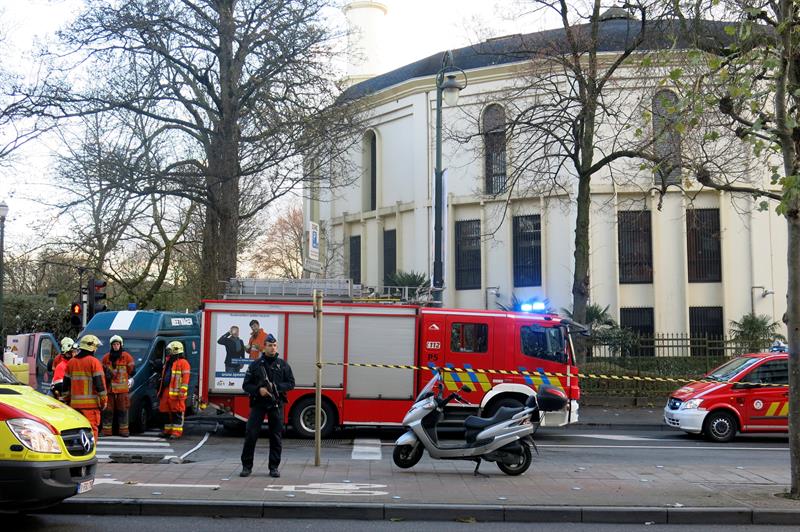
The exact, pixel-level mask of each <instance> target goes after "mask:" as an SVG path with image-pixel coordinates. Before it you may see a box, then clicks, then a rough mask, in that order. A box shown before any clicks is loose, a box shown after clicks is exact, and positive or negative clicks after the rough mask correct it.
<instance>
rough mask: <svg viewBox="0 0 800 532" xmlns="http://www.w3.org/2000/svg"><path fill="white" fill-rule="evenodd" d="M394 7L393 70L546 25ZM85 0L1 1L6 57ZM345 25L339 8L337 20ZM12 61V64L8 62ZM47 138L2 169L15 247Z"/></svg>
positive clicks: (44, 164)
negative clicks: (495, 37) (453, 50)
mask: <svg viewBox="0 0 800 532" xmlns="http://www.w3.org/2000/svg"><path fill="white" fill-rule="evenodd" d="M382 1H383V3H384V4H385V5H387V6H388V9H389V11H388V15H387V19H386V25H387V36H386V38H387V45H386V50H385V52H386V59H385V61H384V64H385V66H386V67H387V70H390V69H393V68H397V67H399V66H402V65H405V64H407V63H411V62H413V61H416V60H417V59H421V58H423V57H427V56H429V55H431V54H433V53H436V52H439V51H442V50H446V49H449V48H458V47H461V46H467V45H469V44H472V43H475V42H477V41H478V40H482V39H484V38H486V37H490V36H497V35H505V34H510V33H519V32H525V33H527V32H530V31H536V30H538V29H542V27H540V26H542V24H541V23H540V21H538V20H536V19H534V20H533V21H531V20H528V21H527V22H526V23H525V24H526V25H525V27H523V22H522V21H521V20H520V19H519V18H514V17H513V16H511V15H512V13H511V9H512V7H513V5H514V4H515V2H516V0H382ZM81 6H82V2H81V0H0V11H2V12H3V17H2V20H0V31H2V32H3V33H4V34H5V37H6V39H5V40H6V42H5V44H6V49H5V50H4V51H3V60H4V61H9V62H10V63H12V64H14V65H15V67H14V68H15V69H17V70H20V71H22V72H24V71H25V70H26V69H29V68H31V67H32V62H30V61H26V60H25V54H26V52H27V51H29V50H31V49H32V47H33V46H34V45H35V44H36V42H37V41H40V40H43V39H46V38H48V37H50V36H52V34H53V33H54V32H55V31H56V30H58V29H59V28H60V27H61V26H62V25H64V24H65V23H66V22H68V21H69V20H71V19H72V17H73V16H74V14H75V13H77V12H78V11H79V10H80V8H81ZM337 17H338V19H339V20H338V22H339V23H343V21H344V18H343V16H342V15H341V14H340V13H339V12H338V11H337V12H335V13H334V14H333V15H332V19H334V20H336V19H337ZM7 64H8V63H7ZM50 148H51V147H50V146H48V143H47V140H45V139H42V140H41V141H36V142H35V143H32V145H30V146H29V147H27V148H26V149H25V150H24V151H23V152H20V153H18V156H17V164H15V165H14V167H13V168H10V169H0V200H5V201H6V203H8V204H9V207H10V213H9V220H8V221H7V223H6V244H7V246H8V247H9V249H14V248H16V247H17V246H15V243H16V244H19V243H20V242H19V241H20V239H22V238H26V237H28V236H29V235H30V232H29V231H28V230H27V229H26V228H27V226H28V225H30V223H31V220H32V217H33V216H34V215H35V213H41V209H42V207H41V206H40V205H37V204H36V203H34V202H32V201H30V200H29V199H28V198H29V197H30V196H34V195H36V193H35V191H37V190H44V189H45V187H44V183H46V182H47V172H48V167H49V152H50Z"/></svg>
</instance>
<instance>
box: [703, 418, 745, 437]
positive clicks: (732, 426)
mask: <svg viewBox="0 0 800 532" xmlns="http://www.w3.org/2000/svg"><path fill="white" fill-rule="evenodd" d="M736 430H737V423H736V418H735V417H733V414H730V413H728V412H712V413H710V414H709V415H708V418H706V422H705V425H704V427H703V434H704V435H705V437H706V438H707V439H709V440H711V441H714V442H718V443H727V442H729V441H731V440H733V437H734V436H736Z"/></svg>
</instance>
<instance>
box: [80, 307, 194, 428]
mask: <svg viewBox="0 0 800 532" xmlns="http://www.w3.org/2000/svg"><path fill="white" fill-rule="evenodd" d="M86 334H93V335H95V336H97V337H98V338H100V340H101V341H102V342H103V345H102V346H101V347H100V348H99V349H98V350H97V353H95V355H96V356H97V358H98V359H100V360H102V358H103V356H104V355H105V354H106V353H108V352H109V350H110V349H111V345H110V342H109V340H110V339H111V337H112V336H114V335H119V336H121V337H122V339H123V349H124V350H125V351H127V352H128V353H130V354H131V356H132V357H133V360H134V362H135V364H136V369H135V373H134V377H133V386H132V387H131V391H130V397H131V409H130V426H131V431H132V432H143V431H144V430H146V429H147V427H148V425H150V423H151V421H152V420H153V419H154V416H155V415H156V414H157V413H158V396H157V393H158V385H159V380H160V378H161V368H162V367H163V363H164V359H165V356H166V347H167V344H169V343H170V342H173V341H175V340H179V341H180V342H181V343H183V350H184V353H185V354H186V359H187V360H188V361H189V365H190V366H191V368H192V370H191V375H192V376H191V381H190V383H189V391H190V393H189V397H188V398H187V399H186V414H187V415H191V414H195V413H197V411H198V407H199V404H200V399H199V398H200V394H199V389H198V374H199V369H200V320H199V318H198V316H197V315H196V314H184V313H179V312H161V311H152V310H120V311H107V312H101V313H99V314H95V315H94V317H93V318H92V319H91V321H89V323H88V324H87V325H86V328H85V329H84V330H83V331H81V334H80V336H84V335H86ZM80 336H79V338H80ZM76 342H77V340H76Z"/></svg>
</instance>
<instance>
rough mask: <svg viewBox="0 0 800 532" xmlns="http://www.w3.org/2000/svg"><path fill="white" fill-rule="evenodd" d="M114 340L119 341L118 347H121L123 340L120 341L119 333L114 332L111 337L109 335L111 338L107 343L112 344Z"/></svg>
mask: <svg viewBox="0 0 800 532" xmlns="http://www.w3.org/2000/svg"><path fill="white" fill-rule="evenodd" d="M114 342H119V346H120V347H122V346H123V345H124V343H123V341H122V336H120V335H118V334H115V335H114V336H112V337H111V340H109V341H108V344H109V345H111V344H113V343H114Z"/></svg>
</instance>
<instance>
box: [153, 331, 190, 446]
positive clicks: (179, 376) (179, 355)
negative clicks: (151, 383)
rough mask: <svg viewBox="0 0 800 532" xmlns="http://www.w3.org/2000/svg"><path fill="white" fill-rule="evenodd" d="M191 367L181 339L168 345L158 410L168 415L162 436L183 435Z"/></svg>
mask: <svg viewBox="0 0 800 532" xmlns="http://www.w3.org/2000/svg"><path fill="white" fill-rule="evenodd" d="M190 371H191V368H190V366H189V362H188V361H187V360H186V358H185V356H184V351H183V344H182V343H181V342H179V341H177V340H176V341H174V342H170V343H169V344H168V345H167V360H166V361H165V362H164V368H163V369H162V370H161V385H160V386H159V388H158V401H159V402H158V410H159V411H160V412H164V413H165V414H166V415H167V421H166V423H165V424H164V433H163V434H162V436H164V437H166V438H169V439H173V440H174V439H177V438H180V437H181V436H183V416H184V412H185V411H186V397H187V396H188V394H189V377H190Z"/></svg>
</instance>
